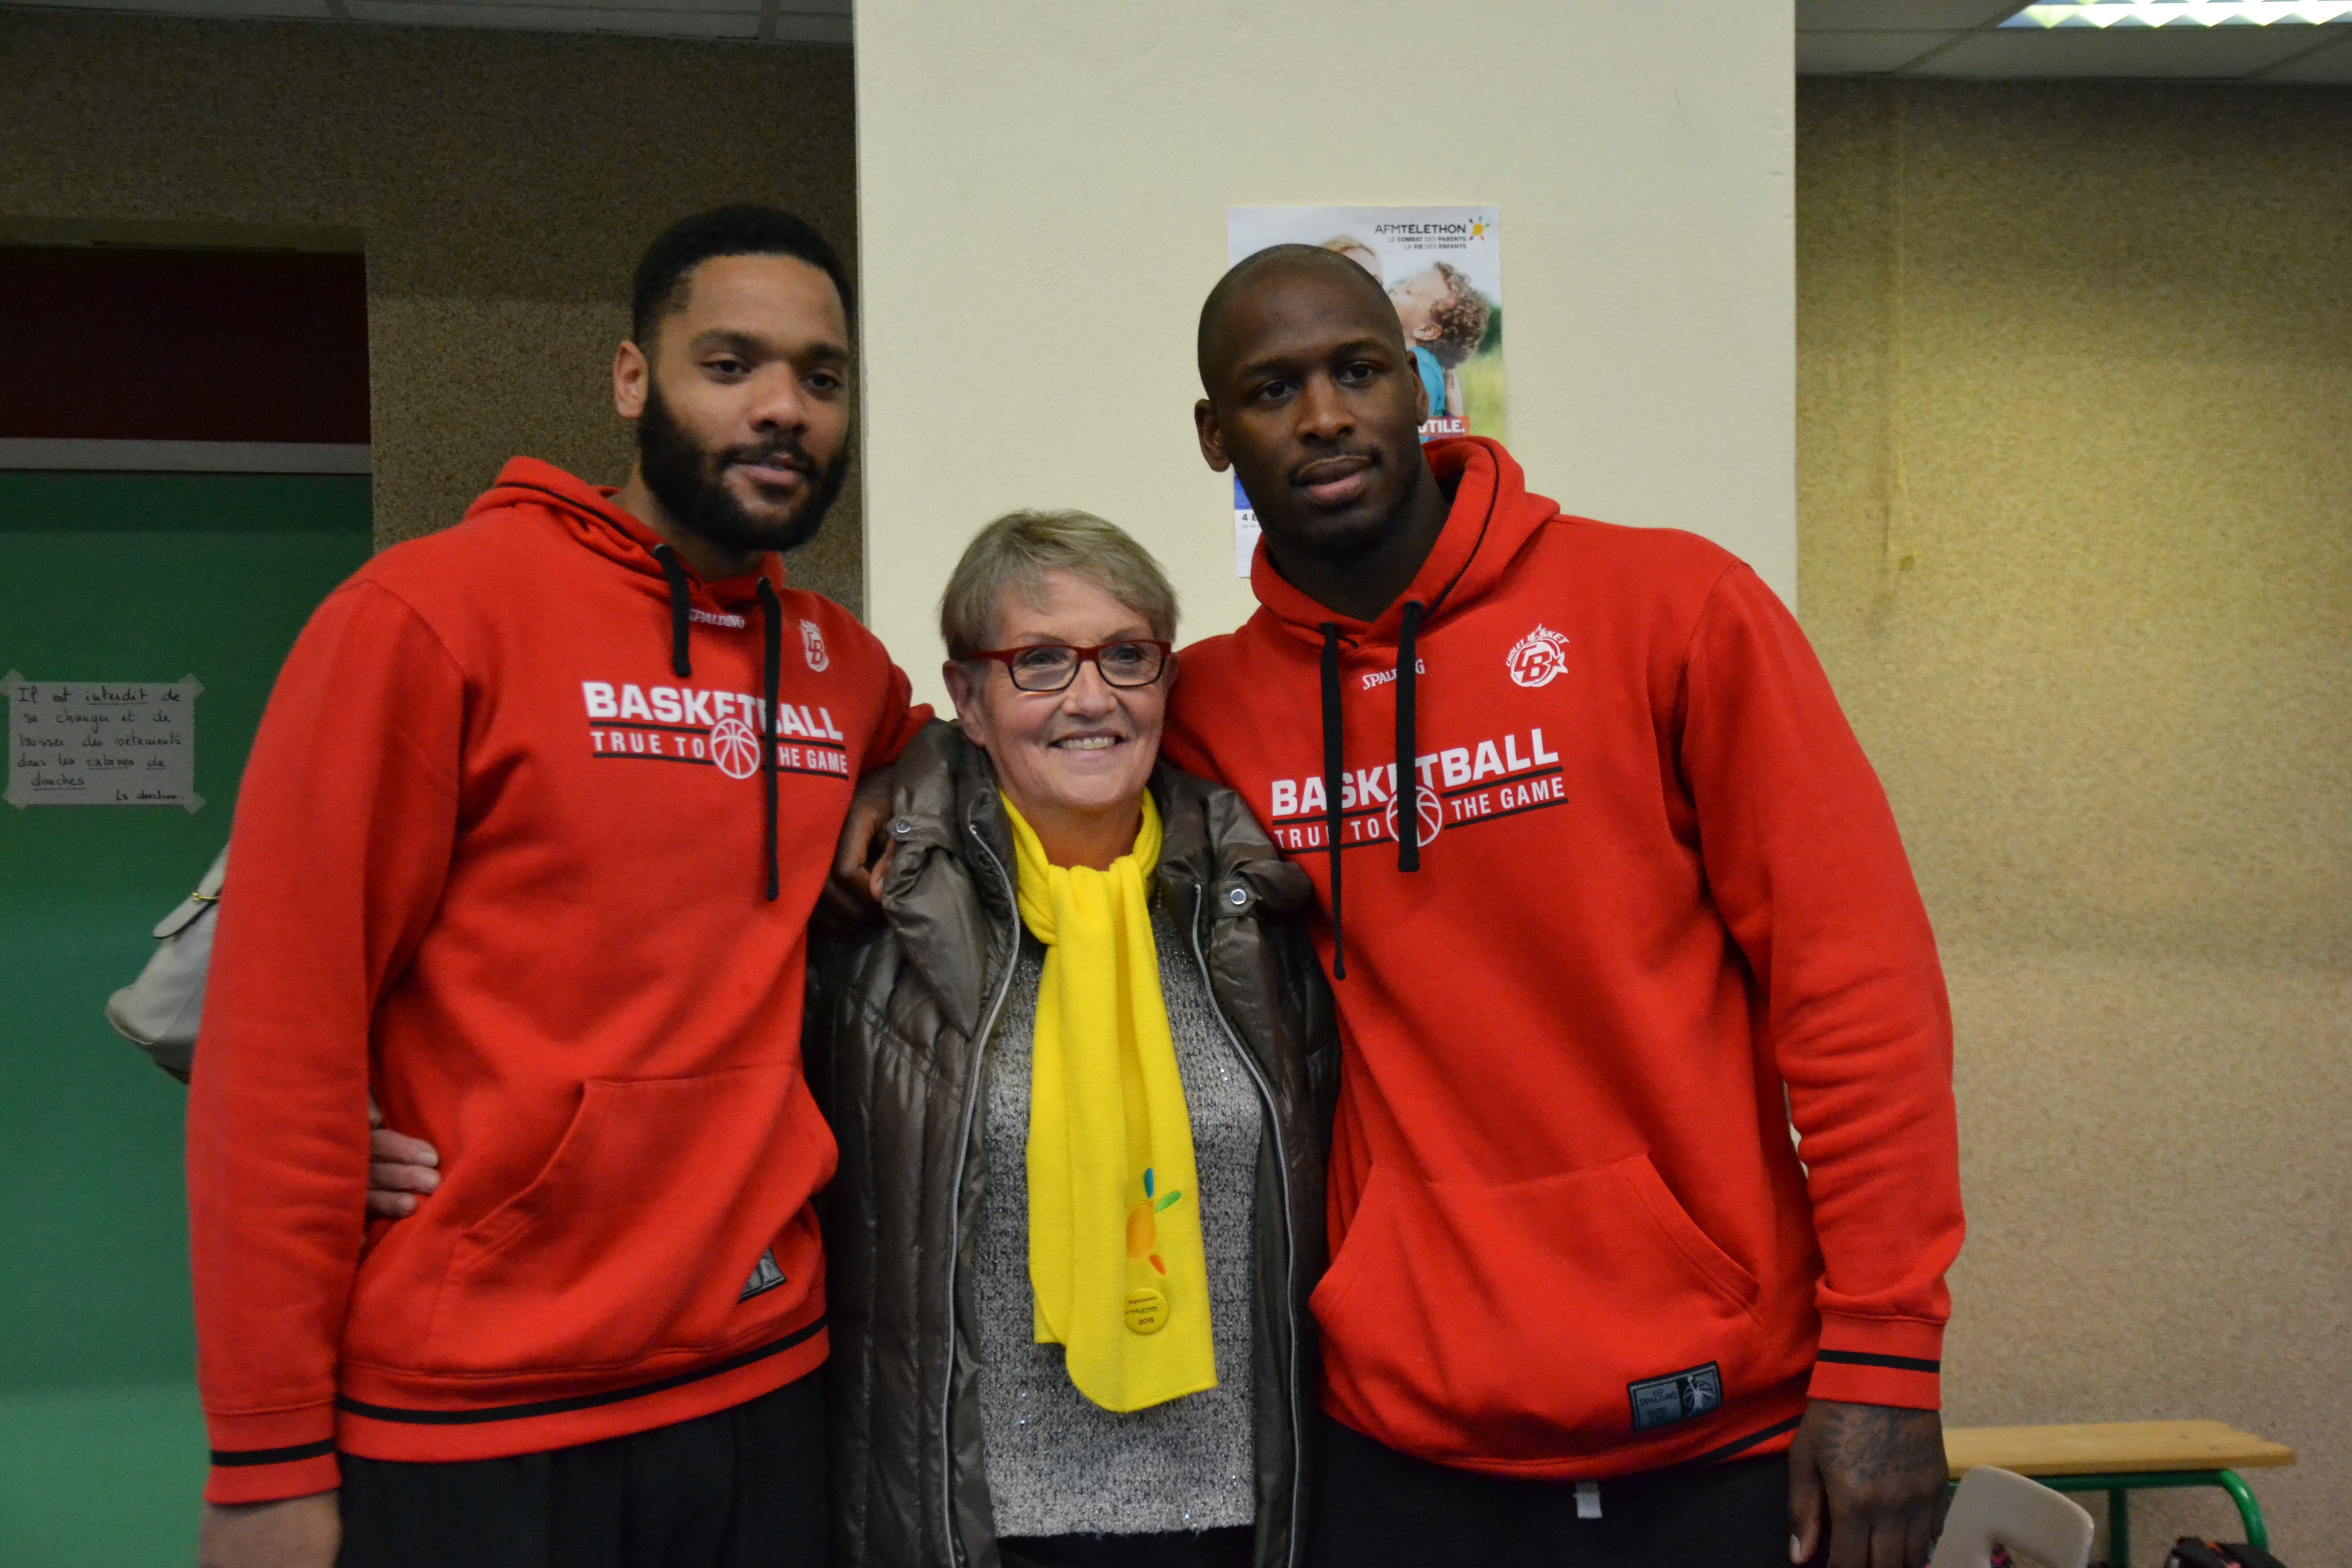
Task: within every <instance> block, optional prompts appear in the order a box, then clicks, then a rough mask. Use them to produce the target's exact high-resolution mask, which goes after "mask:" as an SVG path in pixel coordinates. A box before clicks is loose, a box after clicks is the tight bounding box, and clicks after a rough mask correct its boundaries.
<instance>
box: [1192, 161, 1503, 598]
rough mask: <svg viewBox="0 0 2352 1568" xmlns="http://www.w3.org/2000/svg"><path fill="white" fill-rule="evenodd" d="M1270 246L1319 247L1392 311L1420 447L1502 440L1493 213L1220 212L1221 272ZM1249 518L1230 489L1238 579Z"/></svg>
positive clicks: (1251, 530)
mask: <svg viewBox="0 0 2352 1568" xmlns="http://www.w3.org/2000/svg"><path fill="white" fill-rule="evenodd" d="M1270 245H1318V246H1321V247H1323V248H1324V249H1326V250H1336V251H1338V252H1339V254H1340V255H1342V256H1344V257H1346V258H1348V259H1349V260H1350V261H1353V262H1355V263H1356V264H1357V265H1358V266H1360V267H1361V268H1363V269H1364V270H1365V271H1367V272H1369V273H1370V274H1371V275H1372V277H1373V278H1374V279H1377V280H1378V281H1379V283H1380V284H1381V287H1382V288H1384V289H1387V290H1388V291H1389V298H1390V299H1391V300H1393V301H1394V302H1395V304H1396V310H1397V321H1398V324H1399V325H1401V326H1402V327H1403V328H1404V336H1405V342H1407V343H1409V344H1411V345H1412V357H1413V363H1414V366H1415V368H1416V369H1418V370H1419V371H1420V373H1421V384H1422V390H1423V394H1424V395H1425V396H1426V397H1427V399H1428V404H1429V417H1428V419H1427V420H1426V421H1425V422H1424V423H1423V426H1422V427H1421V438H1422V439H1423V440H1424V441H1428V440H1432V439H1434V438H1435V437H1440V436H1490V437H1494V438H1495V439H1496V440H1497V441H1502V440H1507V439H1508V435H1509V433H1508V431H1507V429H1506V427H1505V425H1504V416H1503V238H1502V225H1501V222H1500V219H1499V216H1498V215H1497V214H1496V209H1495V208H1493V207H1228V208H1226V209H1225V265H1226V266H1228V267H1231V266H1233V265H1234V263H1236V262H1239V261H1242V260H1244V259H1246V258H1249V257H1251V256H1255V254H1257V253H1258V252H1259V251H1261V250H1264V249H1265V247H1268V246H1270ZM1256 549H1257V513H1256V511H1255V510H1254V509H1253V508H1252V507H1251V505H1250V500H1249V497H1248V496H1246V495H1244V494H1243V493H1242V487H1241V481H1240V480H1239V479H1235V480H1234V570H1235V571H1236V572H1238V573H1240V574H1242V575H1243V576H1244V577H1246V576H1248V575H1249V573H1250V557H1251V556H1252V555H1253V554H1254V553H1255V552H1256Z"/></svg>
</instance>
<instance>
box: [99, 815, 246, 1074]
mask: <svg viewBox="0 0 2352 1568" xmlns="http://www.w3.org/2000/svg"><path fill="white" fill-rule="evenodd" d="M227 873H228V850H227V849H226V848H224V849H222V850H221V852H220V854H219V855H218V856H216V857H215V858H214V860H213V866H212V869H211V870H209V871H206V872H205V879H204V880H203V881H201V882H198V883H197V884H196V890H195V891H194V892H193V893H191V894H189V895H188V897H187V900H186V901H184V903H182V904H181V905H180V907H179V908H178V909H176V910H173V911H172V912H171V913H170V914H168V915H165V916H164V917H163V919H162V920H161V921H157V922H156V925H155V941H156V942H157V943H158V944H159V945H158V946H157V947H156V949H155V956H154V957H152V958H151V959H149V960H148V961H147V967H146V968H144V969H142V970H141V971H140V972H139V978H138V979H136V980H134V981H132V982H131V984H128V985H126V986H124V987H123V988H122V989H121V990H120V991H118V992H116V993H115V994H113V995H111V996H110V997H108V998H107V1002H106V1021H107V1022H108V1023H110V1024H111V1025H113V1026H114V1027H115V1029H116V1031H117V1032H119V1033H120V1034H121V1036H122V1037H123V1038H124V1039H126V1040H129V1041H130V1042H131V1044H132V1045H134V1046H137V1047H139V1048H140V1049H141V1050H142V1051H145V1052H146V1053H147V1054H148V1055H149V1056H150V1057H152V1058H154V1060H155V1065H156V1066H157V1067H159V1068H163V1070H164V1071H165V1072H167V1073H170V1074H171V1075H172V1076H173V1078H175V1079H179V1080H180V1081H181V1082H182V1083H185V1082H187V1081H188V1068H189V1067H190V1066H191V1065H192V1064H193V1063H194V1061H195V1058H196V1024H197V1021H198V1020H199V1019H200V1018H201V1017H202V1016H204V1010H205V970H206V969H207V968H208V967H209V966H210V965H211V963H212V958H213V910H214V909H215V907H216V906H218V904H219V903H220V897H221V882H222V880H223V879H224V878H226V875H227Z"/></svg>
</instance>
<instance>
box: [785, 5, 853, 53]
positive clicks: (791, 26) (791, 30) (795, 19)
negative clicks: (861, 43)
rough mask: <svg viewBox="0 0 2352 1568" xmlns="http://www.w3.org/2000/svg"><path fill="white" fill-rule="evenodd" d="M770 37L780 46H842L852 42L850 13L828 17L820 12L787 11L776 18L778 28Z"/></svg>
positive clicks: (844, 12)
mask: <svg viewBox="0 0 2352 1568" xmlns="http://www.w3.org/2000/svg"><path fill="white" fill-rule="evenodd" d="M768 37H772V38H773V39H775V40H776V41H777V42H778V43H780V44H841V45H847V44H848V43H849V41H850V24H849V13H848V12H847V11H846V10H844V11H842V12H841V13H839V14H838V15H835V16H826V15H824V14H822V13H819V12H809V11H803V12H798V13H794V12H791V11H786V12H784V13H782V15H781V16H777V18H776V26H775V28H774V30H773V31H772V32H771V33H770V34H769V35H768Z"/></svg>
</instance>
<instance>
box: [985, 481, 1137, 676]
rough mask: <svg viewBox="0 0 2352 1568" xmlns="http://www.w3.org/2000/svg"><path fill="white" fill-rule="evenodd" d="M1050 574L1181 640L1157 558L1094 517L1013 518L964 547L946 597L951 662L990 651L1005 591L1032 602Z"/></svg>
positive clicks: (1017, 514) (1043, 514)
mask: <svg viewBox="0 0 2352 1568" xmlns="http://www.w3.org/2000/svg"><path fill="white" fill-rule="evenodd" d="M1048 572H1067V573H1070V574H1072V575H1074V576H1077V577H1082V578H1084V579H1086V580H1087V582H1089V583H1092V584H1095V586H1097V587H1098V588H1100V589H1101V590H1102V591H1103V592H1104V593H1106V594H1108V595H1110V596H1111V597H1112V598H1114V599H1117V600H1118V602H1119V603H1120V604H1122V605H1126V606H1127V607H1128V608H1129V609H1130V610H1133V611H1134V612H1135V613H1136V614H1137V615H1139V616H1142V617H1143V619H1144V623H1145V624H1146V625H1147V626H1150V628H1151V635H1152V636H1153V637H1158V638H1160V640H1161V641H1163V642H1173V641H1175V640H1176V590H1175V589H1173V588H1171V587H1170V586H1169V585H1168V574H1166V573H1165V572H1162V571H1161V570H1160V563H1159V562H1157V561H1155V560H1153V559H1152V558H1151V552H1150V551H1149V550H1146V549H1145V548H1143V546H1142V545H1140V544H1138V543H1137V542H1135V540H1134V538H1133V537H1132V536H1131V535H1129V533H1128V532H1127V531H1126V530H1124V529H1122V528H1120V527H1119V526H1118V524H1116V523H1111V522H1106V521H1103V520H1102V519H1101V518H1098V517H1097V516H1096V515H1095V514H1094V513H1092V512H1090V511H1028V510H1024V511H1008V512H1006V513H1005V514H1004V515H1003V517H1000V518H998V519H996V520H995V521H993V522H991V523H989V524H987V525H986V526H985V527H983V528H982V529H981V531H979V532H978V533H975V534H973V535H972V536H971V543H970V544H968V545H966V546H964V552H963V559H962V560H961V561H959V562H957V563H956V569H955V571H954V572H953V573H952V574H950V576H949V578H948V586H947V592H945V593H944V594H941V595H940V641H942V642H944V643H946V644H947V645H948V657H949V658H971V656H972V655H973V654H975V653H977V652H979V651H981V650H982V649H983V648H986V647H992V641H991V639H992V638H993V637H995V635H996V630H995V626H996V605H997V602H998V600H1000V599H1001V598H1002V597H1003V595H1004V593H1005V591H1006V590H1008V589H1011V590H1014V591H1016V592H1019V593H1023V594H1027V595H1034V594H1035V593H1036V592H1037V591H1038V590H1039V589H1041V588H1043V587H1044V586H1045V574H1047V573H1048Z"/></svg>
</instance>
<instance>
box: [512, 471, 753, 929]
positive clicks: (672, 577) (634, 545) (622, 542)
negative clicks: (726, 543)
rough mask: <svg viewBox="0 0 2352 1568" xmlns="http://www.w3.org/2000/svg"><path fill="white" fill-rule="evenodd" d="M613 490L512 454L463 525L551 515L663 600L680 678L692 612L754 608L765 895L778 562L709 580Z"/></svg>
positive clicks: (730, 621)
mask: <svg viewBox="0 0 2352 1568" xmlns="http://www.w3.org/2000/svg"><path fill="white" fill-rule="evenodd" d="M614 493H615V492H614V490H612V489H608V488H606V487H605V486H603V485H592V484H589V483H587V482H585V481H584V480H583V479H578V478H577V477H575V476H573V475H571V474H567V473H565V472H564V471H563V470H562V468H557V467H556V466H555V465H554V464H552V463H542V462H541V461H540V460H539V459H538V458H509V459H508V462H507V466H506V467H505V468H501V469H499V478H498V482H497V483H496V484H493V485H492V486H491V487H490V488H489V489H488V490H485V491H484V492H483V493H482V495H481V497H480V499H478V500H476V501H475V502H474V504H473V505H472V506H470V507H468V508H467V509H466V518H467V521H473V520H474V519H475V518H478V517H482V516H485V515H487V514H488V513H491V512H498V511H508V510H515V509H517V508H521V507H529V508H530V509H532V510H536V511H539V512H541V513H543V514H545V515H547V516H549V517H551V518H552V519H554V521H556V522H557V524H559V525H560V526H561V527H562V528H563V529H564V530H565V531H567V532H569V533H570V534H571V535H572V538H573V539H575V540H577V541H578V542H580V543H581V544H583V545H584V546H586V547H587V548H588V549H590V550H593V551H594V552H596V553H597V554H599V555H602V556H604V558H605V559H606V560H608V561H611V562H613V563H614V564H616V565H618V566H621V567H624V568H625V569H626V570H628V571H630V572H634V573H635V574H638V575H639V576H641V577H643V578H644V579H645V580H646V592H647V593H648V594H651V595H657V596H660V597H664V598H667V600H668V602H669V667H670V672H671V673H672V674H674V675H676V676H677V678H678V679H681V680H685V679H690V678H691V677H692V676H693V674H694V654H693V641H694V623H695V619H696V617H697V616H698V615H699V616H707V617H709V620H710V621H711V622H712V623H713V624H715V625H718V626H726V627H730V628H737V627H740V626H742V625H743V624H744V622H745V621H746V620H747V619H748V618H749V616H748V614H747V612H748V611H749V610H750V609H751V606H752V605H754V604H756V605H758V608H759V617H760V633H761V660H760V739H761V757H762V759H763V760H762V762H761V765H760V773H761V784H760V795H761V811H762V812H763V813H764V814H765V816H766V821H767V829H766V836H765V837H766V843H767V848H766V853H765V859H766V862H767V864H766V868H765V874H766V882H767V896H768V897H769V898H770V899H771V900H773V899H774V898H775V897H776V896H777V895H778V893H779V892H780V891H781V890H782V870H781V854H782V852H781V849H780V847H779V846H778V844H777V840H776V795H777V790H776V689H777V688H778V686H780V685H781V684H782V679H783V675H782V669H783V647H784V629H783V619H784V607H783V600H782V593H783V587H784V566H783V563H782V561H780V560H778V559H777V557H776V552H774V551H772V550H771V551H767V552H763V553H762V554H761V556H760V561H759V564H758V565H757V566H755V567H753V568H752V569H751V571H749V572H744V573H740V574H738V575H736V576H732V577H722V578H719V579H718V580H717V581H716V582H705V581H703V580H702V579H701V578H700V577H698V576H697V575H696V574H695V572H694V568H692V567H691V566H688V564H687V563H685V562H684V561H683V560H681V559H680V558H679V556H678V553H677V551H675V550H673V549H671V548H670V546H669V544H668V543H667V542H666V541H665V540H663V539H662V537H661V536H660V535H659V534H656V532H654V531H653V530H652V529H650V528H647V527H646V525H645V523H644V522H642V521H639V520H638V519H636V518H635V517H632V516H631V515H630V514H629V513H628V512H626V511H625V510H622V509H621V508H620V507H618V506H615V505H614V503H613V497H614Z"/></svg>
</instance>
